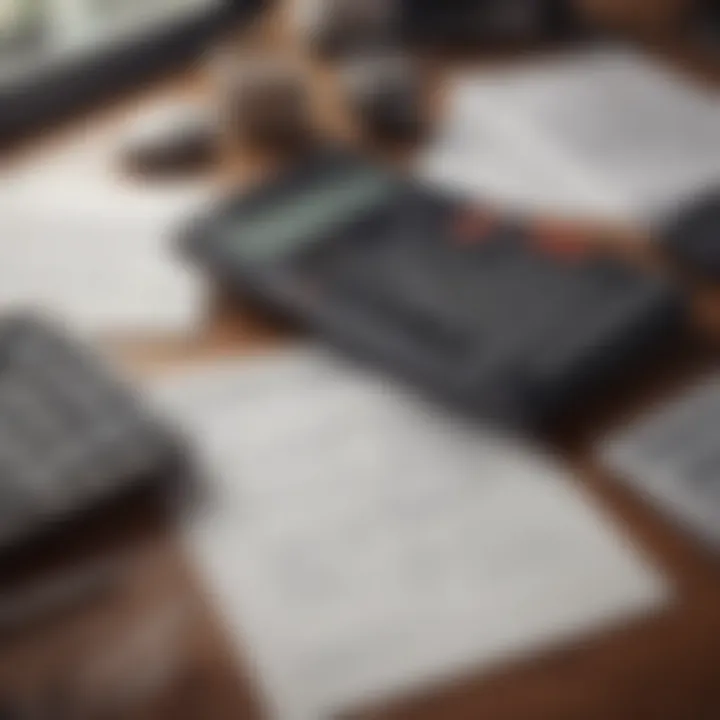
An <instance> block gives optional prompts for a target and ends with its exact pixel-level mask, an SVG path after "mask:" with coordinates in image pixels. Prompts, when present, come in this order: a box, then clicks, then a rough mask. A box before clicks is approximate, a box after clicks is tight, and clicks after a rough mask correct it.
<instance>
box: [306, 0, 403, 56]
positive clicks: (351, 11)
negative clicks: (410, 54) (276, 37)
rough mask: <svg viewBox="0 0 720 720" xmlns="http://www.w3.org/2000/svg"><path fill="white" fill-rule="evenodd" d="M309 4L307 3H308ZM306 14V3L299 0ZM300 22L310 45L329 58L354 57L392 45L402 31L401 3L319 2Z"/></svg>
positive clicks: (383, 0)
mask: <svg viewBox="0 0 720 720" xmlns="http://www.w3.org/2000/svg"><path fill="white" fill-rule="evenodd" d="M306 2H307V0H306ZM298 5H299V7H300V9H299V10H298V12H302V0H299V4H298ZM309 9H310V10H311V11H312V12H311V13H310V14H309V15H308V16H307V17H304V18H300V19H299V24H300V25H301V32H302V34H303V35H304V39H305V41H306V43H307V45H308V46H309V47H310V48H311V49H312V50H313V51H315V52H316V53H317V54H318V55H320V56H323V57H328V58H337V57H342V56H349V55H354V54H356V53H363V52H367V51H368V50H372V49H379V48H382V47H385V46H386V45H388V44H389V43H392V42H393V41H394V40H395V39H396V36H397V31H398V29H399V28H398V25H397V21H398V12H397V11H398V9H399V4H398V2H397V0H315V3H314V5H313V6H312V7H310V8H309Z"/></svg>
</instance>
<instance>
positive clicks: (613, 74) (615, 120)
mask: <svg viewBox="0 0 720 720" xmlns="http://www.w3.org/2000/svg"><path fill="white" fill-rule="evenodd" d="M420 169H421V172H422V173H423V174H424V175H425V176H426V177H428V178H430V179H431V180H436V181H439V182H441V183H443V184H450V185H455V186H457V187H460V188H462V189H466V190H468V191H471V192H474V193H481V194H485V195H487V196H489V197H490V198H493V199H495V200H498V201H501V202H506V203H509V204H511V205H516V206H520V207H527V208H531V209H533V210H537V209H545V210H548V211H560V212H564V213H573V214H581V215H588V216H604V217H607V218H609V219H614V220H623V221H630V222H638V221H640V222H651V221H654V220H656V219H658V218H659V217H662V216H664V215H665V214H666V213H668V212H670V211H672V210H673V209H674V206H675V205H676V204H677V203H679V202H682V201H683V200H685V199H687V198H688V197H689V196H692V195H693V194H694V193H696V192H698V191H700V190H703V189H705V188H706V187H707V186H708V185H710V184H712V183H714V182H718V181H720V95H719V94H718V93H717V91H716V90H712V89H710V88H707V87H702V86H700V85H699V84H696V83H694V82H693V81H692V80H691V79H689V78H687V77H681V76H680V75H679V74H678V73H675V72H673V71H672V70H671V69H669V68H667V67H664V66H663V65H661V64H660V63H659V62H656V61H653V60H652V59H650V58H649V57H645V56H643V55H642V54H640V53H639V52H633V51H630V50H626V49H623V48H621V47H619V46H618V47H612V48H610V49H600V50H590V51H588V50H584V51H580V52H573V53H567V54H565V55H563V56H561V57H559V58H555V59H552V60H547V61H543V62H539V63H538V62H535V63H533V64H532V65H528V64H523V65H521V66H520V67H517V66H513V67H512V68H508V69H503V70H499V71H493V72H484V73H474V74H465V75H462V76H460V77H458V78H457V79H456V80H455V82H454V85H453V87H452V88H451V90H450V107H449V112H448V118H447V120H446V123H445V126H444V127H443V128H442V130H441V132H440V134H439V137H438V139H437V141H436V142H435V144H434V145H433V146H432V147H431V148H430V149H429V151H428V152H427V153H426V154H425V155H424V156H423V157H422V158H421V160H420Z"/></svg>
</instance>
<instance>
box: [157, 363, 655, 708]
mask: <svg viewBox="0 0 720 720" xmlns="http://www.w3.org/2000/svg"><path fill="white" fill-rule="evenodd" d="M155 392H156V396H157V398H158V402H159V403H160V404H161V406H163V407H164V408H165V410H166V411H167V412H170V413H172V415H173V416H174V417H175V418H176V419H177V420H178V421H180V422H181V424H182V425H183V426H184V427H185V428H186V430H187V431H188V432H190V433H191V434H192V437H194V438H195V439H196V441H197V443H198V447H199V451H200V454H201V457H202V460H203V461H204V465H205V467H206V468H207V477H208V483H209V490H210V491H211V502H210V505H209V507H208V510H207V512H206V514H204V515H202V516H201V517H199V518H197V520H196V524H195V525H194V526H193V528H192V530H191V532H190V534H189V542H190V547H191V550H192V552H193V553H194V556H195V558H196V559H197V561H198V563H199V565H200V567H201V568H202V569H203V571H204V573H205V575H206V577H207V580H208V584H209V588H210V590H211V591H212V593H213V596H214V598H215V600H216V601H217V603H218V607H219V609H220V611H221V613H222V615H223V617H224V620H225V622H226V623H227V627H228V631H229V632H230V633H231V634H232V635H233V636H234V637H235V638H236V641H237V646H238V648H239V649H240V650H242V652H243V657H244V658H245V659H249V660H250V661H251V662H252V663H253V667H254V668H255V670H256V671H257V674H258V680H259V682H260V683H261V685H262V687H263V688H264V690H265V692H266V695H265V697H266V699H267V702H268V707H269V708H270V712H271V716H272V717H277V718H282V719H285V718H288V719H293V720H294V719H302V720H319V719H320V718H325V717H332V716H334V714H335V713H337V712H339V711H342V710H347V709H354V708H356V707H357V706H359V705H364V704H366V703H369V702H373V701H374V700H377V699H379V698H381V697H384V696H387V695H388V694H395V693H398V692H400V691H405V690H411V689H413V688H415V687H416V686H417V685H418V684H419V685H426V684H428V683H436V682H438V681H440V680H442V679H443V678H446V677H447V676H449V675H451V674H454V673H457V672H461V671H467V670H468V669H476V668H478V667H483V666H485V665H487V664H489V663H494V662H498V661H504V660H507V659H508V658H511V657H516V656H517V655H519V654H520V655H522V654H525V653H528V652H531V651H535V650H537V649H538V648H539V647H541V646H545V645H547V644H554V643H557V642H559V641H561V640H565V639H568V638H571V637H573V638H574V637H576V636H581V635H582V634H583V633H586V632H588V631H589V630H591V629H597V628H602V627H604V626H605V625H606V624H607V623H611V622H615V621H618V620H619V619H620V618H626V617H628V616H631V615H633V614H635V613H638V612H640V611H647V610H649V609H651V608H653V607H656V606H657V605H658V604H659V603H660V602H661V601H662V600H663V599H664V598H665V597H666V592H665V586H664V584H663V582H661V581H660V579H659V578H658V577H657V576H656V575H655V573H654V572H653V571H651V570H650V569H649V568H648V567H647V566H646V565H645V564H644V563H643V562H642V561H641V560H640V559H639V558H638V556H637V555H636V554H635V552H633V551H632V549H631V548H630V547H629V545H628V544H627V543H626V542H625V541H624V540H623V538H622V537H621V536H620V535H619V534H618V533H617V531H616V530H615V529H614V528H613V527H612V526H611V524H610V523H609V522H608V520H607V519H606V518H604V517H603V516H602V515H601V514H600V513H599V512H597V511H596V510H595V509H594V508H593V507H592V505H591V504H590V503H589V502H588V500H587V499H586V498H585V497H584V496H583V495H582V494H580V493H579V491H578V490H577V489H576V488H575V487H574V485H573V484H572V482H570V481H569V480H568V479H567V478H566V477H565V475H564V473H563V472H562V471H561V470H560V469H559V468H558V467H557V466H556V465H555V463H554V462H552V461H550V460H549V459H548V458H546V457H543V456H541V455H539V454H538V453H537V452H535V451H533V450H531V449H529V448H527V447H524V446H522V445H520V444H519V443H518V442H516V441H512V440H509V439H503V438H500V437H496V436H493V435H491V434H490V433H489V432H483V431H482V430H481V429H480V428H478V427H475V426H474V425H471V424H466V423H464V422H461V421H459V420H453V419H451V418H450V417H446V416H445V415H444V414H442V413H441V412H440V411H438V410H436V409H434V408H432V409H431V408H430V407H427V406H425V405H424V404H423V403H422V402H421V401H420V400H418V399H416V398H414V397H412V396H410V395H407V394H404V393H403V392H402V391H400V390H397V389H394V388H392V387H388V386H387V385H385V384H384V382H382V381H380V380H378V379H376V378H374V377H369V376H366V375H364V374H362V373H360V372H359V371H358V370H356V369H354V368H350V367H347V366H345V365H343V364H340V363H339V362H338V361H335V360H332V359H330V358H328V357H325V356H324V355H323V354H321V353H320V352H318V351H314V350H310V349H306V350H302V351H296V352H290V353H288V354H287V355H282V356H281V355H278V356H275V357H270V358H261V359H256V360H251V361H246V362H242V361H240V362H227V363H225V364H221V365H210V366H207V367H202V368H200V369H196V370H194V371H190V372H189V373H187V374H182V375H179V376H177V377H175V378H172V379H170V380H167V379H166V380H165V381H164V382H163V383H162V384H161V386H160V387H157V388H156V389H155Z"/></svg>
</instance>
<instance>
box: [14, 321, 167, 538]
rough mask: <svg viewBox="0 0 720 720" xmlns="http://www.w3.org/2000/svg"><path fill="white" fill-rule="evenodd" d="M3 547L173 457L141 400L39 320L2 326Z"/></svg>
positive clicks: (81, 351) (86, 353) (83, 506)
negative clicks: (19, 534) (24, 530)
mask: <svg viewBox="0 0 720 720" xmlns="http://www.w3.org/2000/svg"><path fill="white" fill-rule="evenodd" d="M0 354H1V355H2V357H3V363H2V364H0V504H1V505H2V507H1V508H0V542H2V541H5V540H8V539H9V536H12V535H13V533H14V532H15V531H16V530H20V529H22V526H25V527H27V526H32V524H33V523H37V524H39V523H40V522H41V521H44V520H46V519H47V518H49V517H52V516H54V515H59V514H67V513H68V512H72V511H73V510H75V509H77V510H80V509H84V508H86V507H88V506H90V505H92V503H93V502H96V501H98V500H100V499H101V498H105V497H108V496H110V495H113V494H115V493H119V492H121V491H122V490H123V489H124V488H125V487H126V486H127V485H129V484H133V483H134V482H135V478H146V477H148V476H152V474H153V472H154V470H155V469H157V468H159V467H160V465H161V463H162V460H163V458H164V457H166V455H167V453H168V452H170V451H171V448H170V444H169V443H168V442H167V440H166V439H165V438H164V437H162V439H161V436H160V435H159V433H158V429H157V428H156V427H155V425H154V421H153V420H152V419H150V418H148V417H146V416H145V414H144V413H143V412H142V410H141V408H140V407H139V405H138V404H137V403H136V402H135V399H134V398H133V397H132V394H131V393H130V392H129V391H127V390H125V389H124V388H123V386H122V385H121V384H120V383H119V382H118V381H116V380H115V379H114V378H113V377H112V376H111V375H110V374H109V373H107V372H106V371H105V369H104V368H103V367H102V364H101V363H100V362H98V361H97V360H95V358H93V357H92V355H91V353H90V352H88V351H87V350H86V349H84V348H83V347H82V346H75V345H73V343H72V341H70V340H68V339H66V338H64V337H63V336H62V335H61V334H60V333H57V332H56V331H55V330H54V329H51V328H50V327H49V326H46V325H45V324H42V323H40V322H38V321H36V320H34V319H29V318H15V319H14V320H13V321H10V322H5V323H3V324H2V325H0Z"/></svg>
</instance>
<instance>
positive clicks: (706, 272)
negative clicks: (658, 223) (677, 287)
mask: <svg viewBox="0 0 720 720" xmlns="http://www.w3.org/2000/svg"><path fill="white" fill-rule="evenodd" d="M662 234H663V236H664V238H665V246H666V248H667V249H668V251H669V253H670V254H671V256H672V257H673V258H674V259H675V260H677V261H678V262H679V263H680V264H681V265H683V266H684V267H685V268H687V269H688V270H689V271H691V272H693V273H696V274H697V275H699V276H701V277H705V278H708V279H712V280H720V187H719V188H717V189H716V190H714V191H712V192H709V193H706V194H705V195H704V196H703V197H701V198H699V199H697V200H695V201H694V202H691V203H690V204H689V205H687V206H686V207H684V208H683V209H682V210H681V211H680V212H679V213H677V215H676V216H675V218H673V220H672V221H671V222H670V223H669V224H668V227H667V228H666V229H665V231H664V232H662Z"/></svg>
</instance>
